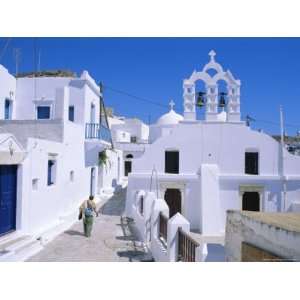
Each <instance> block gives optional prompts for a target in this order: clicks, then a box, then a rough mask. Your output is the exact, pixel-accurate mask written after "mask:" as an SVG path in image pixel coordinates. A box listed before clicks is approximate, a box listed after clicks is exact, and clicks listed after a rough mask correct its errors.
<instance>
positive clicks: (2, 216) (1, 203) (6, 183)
mask: <svg viewBox="0 0 300 300" xmlns="http://www.w3.org/2000/svg"><path fill="white" fill-rule="evenodd" d="M16 202H17V166H16V165H1V166H0V235H2V234H6V233H8V232H10V231H13V230H15V229H16Z"/></svg>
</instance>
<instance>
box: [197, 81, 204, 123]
mask: <svg viewBox="0 0 300 300" xmlns="http://www.w3.org/2000/svg"><path fill="white" fill-rule="evenodd" d="M195 101H196V119H197V120H204V119H205V105H206V85H205V82H204V81H203V80H201V79H199V80H197V81H196V82H195Z"/></svg>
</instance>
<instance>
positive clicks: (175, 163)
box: [165, 151, 179, 174]
mask: <svg viewBox="0 0 300 300" xmlns="http://www.w3.org/2000/svg"><path fill="white" fill-rule="evenodd" d="M165 173H171V174H178V173H179V152H178V151H166V152H165Z"/></svg>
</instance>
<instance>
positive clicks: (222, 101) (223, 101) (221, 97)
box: [219, 92, 227, 108]
mask: <svg viewBox="0 0 300 300" xmlns="http://www.w3.org/2000/svg"><path fill="white" fill-rule="evenodd" d="M226 95H227V94H226V93H224V92H221V93H220V101H219V107H221V108H223V107H225V106H226V100H225V96H226Z"/></svg>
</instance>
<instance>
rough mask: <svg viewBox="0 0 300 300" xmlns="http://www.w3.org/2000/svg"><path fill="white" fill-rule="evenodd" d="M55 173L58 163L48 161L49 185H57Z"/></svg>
mask: <svg viewBox="0 0 300 300" xmlns="http://www.w3.org/2000/svg"><path fill="white" fill-rule="evenodd" d="M55 171H56V161H55V160H48V173H47V185H53V184H54V183H55Z"/></svg>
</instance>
